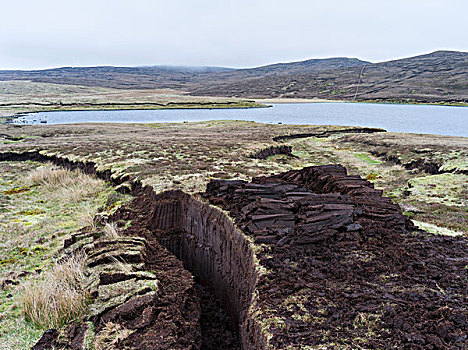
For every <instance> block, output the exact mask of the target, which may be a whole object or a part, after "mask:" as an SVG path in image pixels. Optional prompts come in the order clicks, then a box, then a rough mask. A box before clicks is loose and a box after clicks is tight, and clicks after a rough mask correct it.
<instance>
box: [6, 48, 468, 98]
mask: <svg viewBox="0 0 468 350" xmlns="http://www.w3.org/2000/svg"><path fill="white" fill-rule="evenodd" d="M7 80H28V81H33V82H41V83H55V84H66V85H83V86H92V87H105V88H117V89H168V88H169V89H175V90H179V91H181V92H188V93H189V94H191V95H198V96H222V97H241V98H323V99H336V100H346V101H352V100H357V101H387V102H416V103H427V102H429V103H455V104H456V103H468V53H467V52H456V51H436V52H433V53H430V54H426V55H421V56H415V57H410V58H405V59H399V60H393V61H388V62H380V63H371V62H365V61H361V60H358V59H356V58H343V57H340V58H328V59H312V60H306V61H301V62H291V63H278V64H272V65H267V66H262V67H257V68H249V69H229V68H219V67H201V68H193V67H167V66H153V67H80V68H73V67H66V68H56V69H47V70H36V71H0V81H7Z"/></svg>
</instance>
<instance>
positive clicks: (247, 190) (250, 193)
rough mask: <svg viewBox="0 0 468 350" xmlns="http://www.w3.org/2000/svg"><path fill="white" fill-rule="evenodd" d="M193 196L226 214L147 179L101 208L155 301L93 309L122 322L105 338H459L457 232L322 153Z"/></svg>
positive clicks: (223, 343) (398, 343)
mask: <svg viewBox="0 0 468 350" xmlns="http://www.w3.org/2000/svg"><path fill="white" fill-rule="evenodd" d="M203 196H204V197H205V198H206V199H207V200H209V201H210V202H211V204H214V205H217V206H219V207H221V208H222V209H224V210H227V211H228V212H229V215H230V216H231V217H232V218H233V219H234V220H235V225H234V224H233V223H232V222H231V221H230V219H229V218H228V216H226V215H225V214H224V213H223V212H221V211H220V210H217V209H216V208H213V207H212V206H209V205H207V204H205V203H203V202H201V201H199V200H197V199H195V198H194V197H192V196H190V195H188V194H186V193H184V192H182V191H169V192H164V193H162V194H158V195H156V194H155V193H154V192H153V190H152V189H151V188H146V189H144V190H143V191H142V192H141V193H140V194H139V195H138V196H137V197H136V198H135V200H134V201H133V202H132V203H130V204H129V205H128V206H124V207H122V208H121V209H119V210H118V211H117V212H116V213H115V214H114V215H113V216H112V217H110V218H109V220H110V221H116V222H118V223H119V222H120V223H122V225H123V224H124V223H125V222H126V221H127V220H130V221H131V225H130V226H129V227H128V228H127V229H126V230H125V231H124V234H125V235H126V236H129V237H141V238H144V242H145V249H144V253H142V254H141V255H139V256H140V258H138V259H136V258H135V262H138V261H144V263H145V270H146V271H150V272H151V273H152V274H154V277H155V278H156V279H157V280H158V281H159V289H158V298H157V300H156V299H153V300H146V299H145V296H142V297H141V298H140V299H138V300H137V301H134V302H127V303H124V304H122V305H120V306H118V307H117V308H114V309H111V310H108V311H106V312H104V313H102V314H101V315H99V317H97V318H94V319H93V322H94V324H95V326H96V331H97V332H100V331H101V330H102V329H103V327H104V325H105V324H106V323H107V322H109V321H112V322H114V323H118V324H120V325H123V326H125V328H127V329H132V330H135V331H134V333H132V335H131V336H129V337H128V338H126V339H124V340H123V341H121V342H119V343H118V348H122V349H123V348H133V349H141V348H142V346H144V348H145V349H199V348H205V349H238V348H240V347H241V348H243V349H266V348H271V349H285V348H291V349H302V348H304V346H306V345H307V346H324V347H326V348H327V349H356V348H366V349H395V348H397V349H459V350H461V349H466V348H467V345H468V339H467V328H468V295H467V291H466V285H467V281H468V270H467V268H466V266H467V263H468V260H467V256H468V254H467V253H468V249H467V241H466V239H463V238H452V237H443V236H434V235H430V234H427V233H425V232H421V231H416V230H415V228H414V226H413V225H412V223H411V221H409V220H408V219H407V218H406V217H405V216H403V215H402V214H401V211H400V208H399V207H398V206H397V205H395V204H394V203H392V202H391V200H390V199H388V198H384V197H382V195H381V191H378V190H375V189H374V188H373V186H372V184H371V183H369V182H368V181H365V180H363V179H361V178H360V177H358V176H349V175H347V174H346V170H345V169H344V168H343V167H341V166H338V165H330V166H320V167H309V168H304V169H302V170H295V171H290V172H286V173H281V174H278V175H275V176H270V177H261V178H256V179H253V181H252V182H251V183H247V182H245V181H229V180H213V181H211V182H210V184H209V185H208V188H207V191H206V193H204V194H203ZM238 228H239V229H241V230H242V233H241V232H239V230H238ZM249 238H250V239H252V240H253V241H254V242H255V243H256V244H255V245H252V243H251V242H250V241H249ZM128 239H130V240H131V241H132V242H133V240H135V239H133V238H128ZM135 242H137V243H138V244H140V245H141V244H142V243H141V242H140V241H135ZM72 244H76V243H72ZM135 244H136V243H135ZM163 246H164V247H166V248H167V249H166V248H164V247H163ZM94 247H95V248H96V247H97V246H96V245H95V246H94ZM99 248H102V247H101V245H100V246H99ZM253 249H255V253H254V251H253ZM169 251H170V252H172V253H170V252H169ZM93 261H94V262H96V261H99V262H101V263H104V262H105V260H104V259H102V258H100V257H99V256H98V257H96V258H94V260H93ZM182 261H183V265H182ZM188 270H190V272H191V273H192V274H193V275H195V276H197V280H198V281H199V282H200V285H199V286H196V285H195V281H194V280H193V278H192V276H191V274H190V273H189V272H188ZM101 277H102V276H101ZM119 278H120V277H119ZM104 280H106V279H104ZM102 281H103V279H102V278H101V283H102ZM106 283H108V281H107V280H106ZM216 299H218V300H219V302H218V301H217V300H216ZM82 330H83V326H82V325H78V326H76V327H75V328H73V327H72V328H71V331H70V334H72V335H73V337H71V338H72V344H73V338H80V337H81V335H82V334H83V331H82ZM237 331H238V333H239V338H237V337H236V333H237ZM77 343H78V346H77V347H76V348H77V349H79V348H80V342H79V341H78V342H77ZM81 343H82V342H81ZM239 343H240V346H239ZM142 344H144V345H142ZM37 349H40V348H37Z"/></svg>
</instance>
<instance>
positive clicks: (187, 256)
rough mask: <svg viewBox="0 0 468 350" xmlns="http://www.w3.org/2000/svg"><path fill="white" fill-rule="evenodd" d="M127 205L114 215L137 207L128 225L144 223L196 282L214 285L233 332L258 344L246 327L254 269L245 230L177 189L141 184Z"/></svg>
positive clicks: (252, 344)
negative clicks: (163, 189) (129, 206)
mask: <svg viewBox="0 0 468 350" xmlns="http://www.w3.org/2000/svg"><path fill="white" fill-rule="evenodd" d="M132 207H133V209H132V211H127V213H120V214H118V216H119V217H120V218H123V219H129V218H131V217H132V216H133V217H134V216H135V215H132V213H133V214H135V213H138V215H137V216H140V219H138V218H136V220H134V221H133V222H132V226H135V225H136V227H138V226H141V225H144V226H146V227H148V228H149V230H150V231H151V232H152V234H153V235H154V237H155V238H156V239H157V240H158V241H159V242H160V243H161V244H162V245H163V246H165V247H166V248H167V249H168V250H169V251H171V252H172V253H173V254H174V255H176V256H177V257H178V258H179V259H180V260H181V261H183V263H184V266H185V267H186V268H187V269H188V270H190V271H191V272H192V273H193V274H194V275H195V276H196V277H198V279H199V280H200V282H201V283H202V284H204V285H208V286H210V287H211V288H213V289H214V291H215V293H216V295H217V297H219V299H220V300H221V303H222V305H223V307H224V309H225V310H226V311H227V312H228V314H229V315H230V317H231V322H232V325H233V328H234V329H235V330H236V331H237V332H239V336H240V338H241V343H242V348H243V349H258V348H261V346H260V344H261V343H262V339H261V336H260V334H257V336H255V337H253V338H252V334H250V336H249V333H251V332H250V331H249V330H248V329H247V325H249V327H251V325H252V322H251V321H250V322H248V320H247V319H248V311H249V308H250V305H251V301H252V295H253V292H254V289H255V285H256V282H257V272H256V264H255V257H254V253H253V251H252V249H251V246H250V242H249V240H248V239H247V238H246V236H245V235H244V234H243V233H242V232H241V231H239V230H238V229H237V228H236V227H235V226H234V224H233V223H232V221H231V220H230V219H229V218H228V217H227V216H226V215H225V214H224V213H223V212H221V211H220V210H218V209H216V208H214V207H212V206H210V205H208V204H205V203H202V202H200V201H198V200H196V199H194V198H193V197H191V196H190V195H188V194H186V193H184V192H182V191H168V192H163V193H161V194H158V195H156V194H154V192H152V191H150V190H146V191H144V193H143V194H142V195H140V196H139V197H138V198H136V199H135V203H134V204H133V205H132ZM124 211H125V210H124ZM144 212H146V214H142V213H144Z"/></svg>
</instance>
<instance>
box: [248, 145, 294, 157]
mask: <svg viewBox="0 0 468 350" xmlns="http://www.w3.org/2000/svg"><path fill="white" fill-rule="evenodd" d="M278 154H283V155H285V156H288V157H295V155H293V154H292V147H291V146H286V145H281V146H271V147H268V148H264V149H262V150H260V151H258V152H256V153H254V154H252V155H250V158H255V159H267V158H268V157H271V156H275V155H278Z"/></svg>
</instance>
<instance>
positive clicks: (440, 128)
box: [17, 103, 468, 137]
mask: <svg viewBox="0 0 468 350" xmlns="http://www.w3.org/2000/svg"><path fill="white" fill-rule="evenodd" d="M224 119H229V120H251V121H256V122H260V123H275V124H276V123H283V124H311V125H348V126H368V127H379V128H384V129H386V130H387V131H395V132H412V133H424V134H439V135H453V136H465V137H468V107H445V106H424V105H389V104H368V103H291V104H275V105H273V107H271V108H252V109H212V110H206V109H185V110H130V111H129V110H122V111H79V112H40V113H34V114H29V115H26V116H25V117H21V118H19V119H18V120H17V124H24V123H27V124H39V123H40V122H41V121H47V123H48V124H65V123H92V122H99V123H150V122H183V121H204V120H224Z"/></svg>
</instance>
